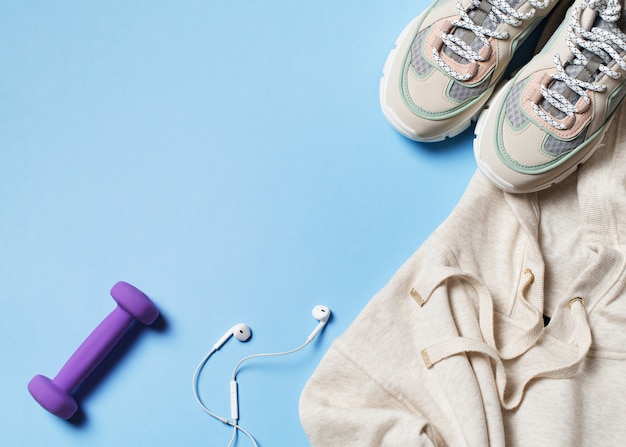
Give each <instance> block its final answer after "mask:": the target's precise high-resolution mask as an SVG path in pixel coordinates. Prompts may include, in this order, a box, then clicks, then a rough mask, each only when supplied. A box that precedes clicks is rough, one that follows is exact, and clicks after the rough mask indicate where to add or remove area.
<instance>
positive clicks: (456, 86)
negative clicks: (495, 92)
mask: <svg viewBox="0 0 626 447" xmlns="http://www.w3.org/2000/svg"><path fill="white" fill-rule="evenodd" d="M491 76H493V73H492V74H490V75H489V76H487V77H486V78H485V79H483V82H481V83H480V84H478V85H475V86H472V87H468V86H467V85H464V84H462V83H460V82H458V81H454V82H453V83H452V87H450V93H449V94H450V97H452V98H454V99H457V100H459V101H465V100H467V99H470V98H474V97H476V96H478V95H480V94H481V93H483V92H484V91H485V90H487V89H488V88H489V84H490V82H491Z"/></svg>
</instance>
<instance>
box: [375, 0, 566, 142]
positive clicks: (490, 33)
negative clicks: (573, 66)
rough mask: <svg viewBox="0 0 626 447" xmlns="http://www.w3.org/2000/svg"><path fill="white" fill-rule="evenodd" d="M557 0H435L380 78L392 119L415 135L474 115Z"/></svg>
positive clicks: (449, 128) (444, 133)
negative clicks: (515, 53)
mask: <svg viewBox="0 0 626 447" xmlns="http://www.w3.org/2000/svg"><path fill="white" fill-rule="evenodd" d="M556 2H557V0H482V1H479V0H475V1H472V0H436V1H435V2H434V3H433V4H432V5H431V6H430V7H429V8H428V9H427V10H426V11H424V12H423V13H422V14H421V15H420V16H418V17H417V18H415V19H414V20H413V21H412V22H411V23H410V24H409V25H408V26H407V27H406V28H405V29H404V31H403V32H402V34H400V37H399V38H398V40H397V41H396V47H395V49H394V50H392V51H391V53H390V54H389V57H388V58H387V62H386V63H385V67H384V69H383V78H382V79H381V83H380V102H381V106H382V109H383V113H384V115H385V117H386V118H387V120H388V121H389V123H391V125H392V126H393V127H395V128H396V129H397V130H398V131H399V132H400V133H401V134H403V135H404V136H406V137H407V138H410V139H412V140H417V141H440V140H443V139H444V138H446V137H452V136H455V135H457V134H459V133H461V132H462V131H463V130H465V129H466V128H467V127H469V125H470V123H471V121H472V119H474V118H476V117H477V115H478V113H479V112H480V110H481V109H482V107H483V106H484V104H485V103H486V102H487V100H488V99H489V97H490V96H491V94H492V93H493V90H494V88H495V86H496V84H497V82H498V81H499V80H500V78H501V77H502V75H503V73H504V71H505V69H506V67H507V65H508V64H509V62H510V61H511V58H512V56H513V53H514V52H515V50H516V49H517V48H518V47H519V46H520V44H521V43H522V42H523V40H524V39H525V38H526V37H528V35H529V34H530V32H531V31H532V30H533V28H535V27H536V26H537V25H538V24H539V22H541V20H542V19H543V18H544V17H545V16H546V15H547V14H548V13H549V12H550V10H551V9H552V8H553V6H554V5H555V4H556Z"/></svg>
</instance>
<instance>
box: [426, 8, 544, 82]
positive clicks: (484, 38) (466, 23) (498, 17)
mask: <svg viewBox="0 0 626 447" xmlns="http://www.w3.org/2000/svg"><path fill="white" fill-rule="evenodd" d="M481 3H482V2H481V1H480V0H473V1H472V5H471V6H472V7H474V8H479V7H480V5H481ZM488 3H489V4H490V5H491V9H490V11H489V13H488V14H489V18H490V19H491V21H492V22H494V23H498V22H505V23H508V24H509V25H511V26H516V27H517V26H520V25H521V24H522V22H523V21H524V20H526V19H529V18H531V17H532V16H534V15H535V11H536V9H543V8H546V7H547V6H548V4H549V3H550V0H528V3H530V4H531V5H532V6H533V9H531V10H529V11H528V12H526V13H521V12H519V11H517V10H516V9H514V8H513V7H512V6H511V5H509V3H507V2H506V0H488ZM535 8H536V9H535ZM456 10H457V12H458V13H459V18H460V20H454V21H452V22H451V23H452V25H453V26H455V27H456V28H463V29H466V30H468V31H471V32H472V33H473V34H474V35H475V36H476V37H477V38H478V39H479V40H480V41H481V42H482V44H483V47H490V46H491V45H490V43H489V39H488V38H489V37H493V38H494V39H499V40H503V39H508V37H509V33H507V32H498V31H496V30H492V29H489V28H485V27H484V26H482V25H478V24H476V23H475V22H474V20H472V18H471V17H470V16H469V14H468V10H466V9H465V8H464V7H463V4H462V3H461V0H457V2H456ZM440 37H441V40H443V43H444V44H445V45H446V46H447V47H448V48H449V49H450V50H451V51H452V52H454V53H456V54H458V55H459V56H460V57H462V58H463V59H466V60H468V61H469V62H470V63H472V62H482V61H484V60H485V58H484V57H483V56H481V55H480V54H479V52H478V51H476V50H475V49H474V48H472V47H471V46H470V45H468V44H467V43H466V42H464V41H463V40H462V39H460V38H459V37H457V36H455V35H454V34H452V33H445V32H442V33H441V35H440ZM432 52H433V59H434V60H435V61H436V62H437V64H439V66H440V67H441V68H442V69H443V70H444V71H445V72H446V73H447V74H448V75H449V76H450V77H452V78H454V79H456V80H457V81H467V80H468V79H470V78H471V77H472V74H470V73H458V72H457V71H456V70H454V69H453V68H452V67H450V65H448V64H447V63H446V62H445V61H444V60H443V59H442V57H441V56H440V55H439V50H436V49H435V48H433V49H432Z"/></svg>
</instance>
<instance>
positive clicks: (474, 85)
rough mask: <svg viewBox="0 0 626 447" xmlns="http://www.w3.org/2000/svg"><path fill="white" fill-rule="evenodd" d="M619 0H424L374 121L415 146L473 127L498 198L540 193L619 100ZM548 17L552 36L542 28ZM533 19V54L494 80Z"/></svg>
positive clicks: (582, 157) (622, 91)
mask: <svg viewBox="0 0 626 447" xmlns="http://www.w3.org/2000/svg"><path fill="white" fill-rule="evenodd" d="M623 1H624V0H574V1H572V0H435V2H434V3H433V4H432V5H431V6H430V7H429V8H428V9H427V10H426V11H424V12H423V13H422V14H421V15H419V16H418V17H417V18H415V19H414V20H413V21H412V22H411V23H410V24H409V25H408V26H407V27H406V28H405V29H404V31H403V32H402V33H401V35H400V37H399V38H398V40H397V41H396V47H395V48H394V50H393V51H392V52H391V53H390V55H389V57H388V59H387V62H386V63H385V68H384V70H383V78H382V80H381V86H380V99H381V106H382V109H383V112H384V114H385V117H386V118H387V120H388V121H389V122H390V123H391V124H392V125H393V127H395V128H396V129H397V130H398V131H399V132H400V133H402V134H403V135H405V136H406V137H408V138H410V139H413V140H417V141H440V140H443V139H444V138H448V137H453V136H455V135H457V134H459V133H461V132H463V131H464V130H465V129H467V128H468V127H469V126H470V124H471V123H472V121H475V120H478V122H477V124H476V130H475V133H476V138H475V139H474V154H475V156H476V161H477V164H478V166H479V168H480V170H481V171H482V172H483V173H484V174H485V175H486V176H487V177H488V178H489V179H490V180H491V181H492V182H493V183H494V184H496V185H497V186H498V187H500V188H501V189H503V190H505V191H508V192H514V193H526V192H534V191H539V190H542V189H545V188H547V187H549V186H551V185H552V184H554V183H557V182H558V181H560V180H562V179H563V178H565V177H566V176H568V175H569V174H571V173H572V172H574V171H575V170H576V168H577V167H578V166H579V165H580V164H582V163H584V162H585V161H586V160H587V159H588V158H589V157H590V156H591V155H592V154H593V152H594V150H595V149H596V148H597V147H598V146H599V145H600V142H601V140H602V136H603V134H604V132H605V131H606V129H607V127H608V125H609V122H610V121H611V119H612V116H613V114H614V112H615V110H616V109H617V107H618V105H619V104H620V103H621V101H622V99H623V98H624V96H626V76H625V75H626V61H625V57H626V34H624V30H626V21H625V20H623V18H622V15H626V14H622V2H623ZM566 8H569V9H567V11H566V12H565V10H566ZM559 11H562V12H561V14H560V15H559ZM551 13H552V14H553V15H554V17H551V18H547V17H548V15H549V14H551ZM555 18H556V20H557V21H558V27H555V28H556V30H553V29H550V27H548V26H546V23H549V22H550V20H554V19H555ZM544 19H545V20H544ZM540 24H541V26H546V28H545V29H544V32H543V37H546V38H545V39H544V40H545V41H546V42H545V45H544V46H543V48H542V49H541V51H539V52H538V53H537V54H536V55H535V56H534V57H532V59H531V60H530V61H528V62H527V63H526V64H525V65H524V66H522V68H520V69H519V70H518V72H517V73H516V74H515V76H513V77H512V79H510V80H508V81H507V82H501V81H502V80H503V78H504V77H505V73H506V68H507V66H508V65H509V64H510V62H511V60H512V58H513V56H514V54H515V52H516V51H517V50H518V49H519V47H520V45H521V44H522V43H523V42H524V40H525V39H526V38H527V37H528V36H529V35H530V34H531V32H532V31H533V29H535V28H536V27H537V26H539V25H540ZM553 31H554V32H553ZM548 34H549V36H548ZM547 37H549V39H547Z"/></svg>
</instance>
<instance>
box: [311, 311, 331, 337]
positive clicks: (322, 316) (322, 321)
mask: <svg viewBox="0 0 626 447" xmlns="http://www.w3.org/2000/svg"><path fill="white" fill-rule="evenodd" d="M311 314H312V315H313V318H315V319H316V320H319V324H318V325H317V327H316V328H315V329H313V332H311V335H309V336H308V337H307V339H306V341H307V342H310V341H312V340H313V339H314V338H315V337H316V336H317V334H319V333H320V331H321V330H322V329H324V326H326V323H328V319H329V318H330V309H329V308H328V307H327V306H320V305H318V306H315V307H314V308H313V311H312V312H311Z"/></svg>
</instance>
